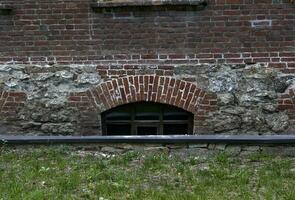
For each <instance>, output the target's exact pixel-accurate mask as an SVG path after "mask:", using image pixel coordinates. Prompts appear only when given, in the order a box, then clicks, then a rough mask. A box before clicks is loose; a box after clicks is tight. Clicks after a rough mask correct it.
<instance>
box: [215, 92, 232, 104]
mask: <svg viewBox="0 0 295 200" xmlns="http://www.w3.org/2000/svg"><path fill="white" fill-rule="evenodd" d="M217 102H218V105H220V106H225V105H234V104H235V97H234V95H233V94H231V93H222V94H218V95H217Z"/></svg>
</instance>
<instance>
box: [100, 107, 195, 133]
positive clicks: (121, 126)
mask: <svg viewBox="0 0 295 200" xmlns="http://www.w3.org/2000/svg"><path fill="white" fill-rule="evenodd" d="M192 127H193V114H192V113H190V112H187V111H185V110H183V109H180V108H177V107H174V106H170V105H166V104H160V103H151V102H139V103H131V104H126V105H123V106H118V107H116V108H113V109H110V110H108V111H106V112H103V113H102V128H103V135H184V134H192V132H193V130H192Z"/></svg>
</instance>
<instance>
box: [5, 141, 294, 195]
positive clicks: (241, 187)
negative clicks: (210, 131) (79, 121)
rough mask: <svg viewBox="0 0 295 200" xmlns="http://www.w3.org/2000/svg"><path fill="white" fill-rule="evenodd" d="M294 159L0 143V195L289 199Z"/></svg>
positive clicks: (292, 180)
mask: <svg viewBox="0 0 295 200" xmlns="http://www.w3.org/2000/svg"><path fill="white" fill-rule="evenodd" d="M294 163H295V159H293V158H286V157H268V156H263V155H255V156H249V157H246V158H243V159H241V158H238V157H229V156H227V155H225V154H222V153H220V154H217V155H215V156H211V157H209V158H208V159H205V160H204V159H199V158H198V157H189V158H186V159H184V158H179V157H175V156H169V155H167V154H159V153H158V154H145V155H144V154H142V153H126V154H124V155H114V156H111V155H104V154H101V153H99V152H85V151H78V150H75V149H74V148H73V147H69V146H51V147H36V148H31V147H29V148H28V147H26V148H16V149H15V148H11V147H2V148H1V147H0V199H3V200H6V199H21V200H26V199H28V200H34V199H36V200H37V199H38V200H40V199H58V200H60V199H99V200H106V199H109V200H111V199H120V200H121V199H122V200H124V199H134V200H141V199H156V200H161V199H169V200H186V199H193V200H198V199H216V200H217V199H218V200H221V199H230V200H232V199H238V200H240V199H247V200H248V199H290V200H291V199H292V200H293V199H295V190H294V187H295V165H294Z"/></svg>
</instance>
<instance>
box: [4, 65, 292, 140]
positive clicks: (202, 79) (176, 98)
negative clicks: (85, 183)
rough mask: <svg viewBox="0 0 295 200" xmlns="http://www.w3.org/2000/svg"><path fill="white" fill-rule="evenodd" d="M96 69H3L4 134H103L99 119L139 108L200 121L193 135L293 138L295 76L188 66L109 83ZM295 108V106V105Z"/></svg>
mask: <svg viewBox="0 0 295 200" xmlns="http://www.w3.org/2000/svg"><path fill="white" fill-rule="evenodd" d="M97 70H98V69H97V67H96V66H93V65H82V66H80V65H69V66H64V65H52V66H50V65H45V66H41V65H34V66H33V65H2V66H1V68H0V72H1V73H0V86H1V88H2V89H1V91H2V95H1V99H0V103H1V104H0V105H1V115H0V117H1V132H2V134H5V133H6V134H8V133H11V134H41V135H42V134H43V135H44V134H46V135H48V134H64V135H93V134H101V119H100V114H101V113H102V112H103V111H106V110H108V109H110V108H113V107H116V106H119V105H123V104H127V103H132V102H140V101H149V102H157V103H164V104H169V105H174V106H176V107H179V108H182V109H184V110H187V111H189V112H192V113H193V114H194V133H195V134H287V133H292V131H293V125H294V122H293V118H292V117H293V114H292V113H294V107H293V96H290V94H293V93H294V92H293V88H294V80H295V79H294V78H295V76H294V75H290V74H289V75H287V74H284V73H282V72H280V71H279V70H278V69H275V68H269V67H265V66H264V65H262V64H253V65H244V64H239V65H226V64H223V65H186V66H176V67H174V68H173V75H172V76H159V75H156V74H149V75H148V70H149V69H145V70H147V71H146V73H145V72H144V71H143V74H146V75H133V76H125V77H122V78H117V79H112V80H109V81H105V80H103V79H102V78H101V76H99V75H98V73H97ZM286 97H288V98H289V99H286ZM290 103H292V106H290Z"/></svg>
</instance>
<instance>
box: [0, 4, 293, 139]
mask: <svg viewBox="0 0 295 200" xmlns="http://www.w3.org/2000/svg"><path fill="white" fill-rule="evenodd" d="M0 44H1V45H0V119H1V121H0V133H1V134H41V135H42V134H45V135H46V134H66V135H101V134H103V135H115V134H123V133H124V135H125V134H132V135H134V134H137V135H141V134H169V133H171V134H177V133H179V134H219V133H222V134H242V133H252V134H282V133H292V131H293V126H294V119H295V107H294V103H295V97H294V88H295V85H294V84H293V81H294V80H295V79H294V78H295V76H294V75H295V4H294V3H293V2H292V1H290V0H191V1H187V0H181V1H149V0H144V1H136V0H134V1H105V2H103V1H99V2H98V1H94V0H1V1H0ZM114 127H115V128H114ZM117 130H122V131H121V132H120V131H119V132H120V133H119V132H118V131H117Z"/></svg>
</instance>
